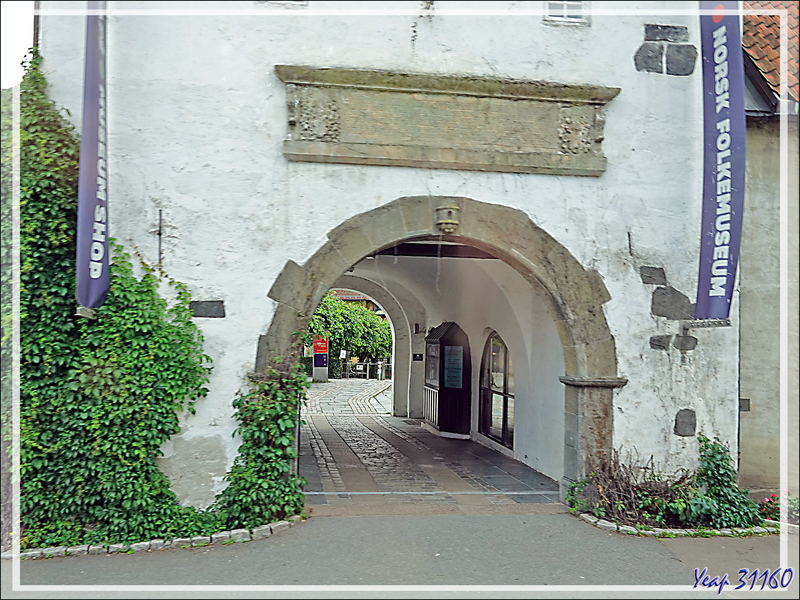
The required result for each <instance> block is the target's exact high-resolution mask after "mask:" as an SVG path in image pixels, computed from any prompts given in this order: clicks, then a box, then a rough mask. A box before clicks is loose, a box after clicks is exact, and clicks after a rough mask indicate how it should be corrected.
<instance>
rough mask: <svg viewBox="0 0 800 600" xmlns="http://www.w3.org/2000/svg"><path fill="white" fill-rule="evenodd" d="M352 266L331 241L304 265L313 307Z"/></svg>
mask: <svg viewBox="0 0 800 600" xmlns="http://www.w3.org/2000/svg"><path fill="white" fill-rule="evenodd" d="M351 266H352V263H349V262H347V261H346V260H345V258H344V256H342V254H341V253H340V252H339V250H337V249H336V246H334V245H333V243H331V242H330V240H329V241H327V242H325V244H323V245H322V247H321V248H320V249H319V250H317V251H316V252H315V253H314V254H313V255H312V256H311V258H309V259H308V260H307V261H306V262H305V263H303V268H304V269H305V270H306V271H307V273H308V277H309V281H310V283H311V290H310V292H311V301H312V305H314V306H316V304H317V303H318V302H319V301H320V299H321V298H322V296H323V295H324V294H325V292H327V291H328V289H329V288H330V287H331V285H333V282H334V281H336V280H337V279H338V278H339V277H340V276H341V275H342V273H344V272H345V271H347V269H349V268H350V267H351Z"/></svg>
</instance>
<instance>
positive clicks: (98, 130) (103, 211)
mask: <svg viewBox="0 0 800 600" xmlns="http://www.w3.org/2000/svg"><path fill="white" fill-rule="evenodd" d="M88 8H89V10H90V11H92V10H95V11H97V10H99V11H104V10H105V8H106V3H105V2H89V3H88ZM106 81H107V72H106V16H105V15H104V14H87V16H86V54H85V65H84V78H83V120H82V124H81V156H80V173H79V175H78V234H77V243H76V259H77V264H76V269H75V296H76V299H77V301H78V304H79V305H81V306H85V307H87V308H99V307H100V306H102V305H103V302H105V299H106V295H107V294H108V285H109V277H108V265H109V248H108V152H107V141H108V135H107V134H108V132H107V128H106V123H107V119H106V117H107V102H106V100H107V94H106Z"/></svg>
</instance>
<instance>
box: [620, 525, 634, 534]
mask: <svg viewBox="0 0 800 600" xmlns="http://www.w3.org/2000/svg"><path fill="white" fill-rule="evenodd" d="M619 531H620V532H622V533H627V534H628V535H637V534H638V533H639V532H638V531H637V530H636V528H634V527H631V526H630V525H620V526H619Z"/></svg>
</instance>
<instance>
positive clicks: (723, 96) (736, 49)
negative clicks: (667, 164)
mask: <svg viewBox="0 0 800 600" xmlns="http://www.w3.org/2000/svg"><path fill="white" fill-rule="evenodd" d="M700 9H701V10H705V11H708V14H701V15H700V37H701V45H702V56H703V142H704V151H703V160H704V162H703V221H702V231H701V239H700V273H699V281H698V286H697V308H696V310H695V319H698V320H702V319H727V318H728V316H729V313H730V308H731V298H732V296H733V285H734V280H735V277H736V266H737V264H738V262H739V242H740V239H741V232H742V209H743V207H744V176H745V125H746V124H745V114H744V67H743V63H742V41H741V33H740V26H739V10H738V9H739V3H738V2H736V1H719V0H717V1H712V2H705V1H701V2H700Z"/></svg>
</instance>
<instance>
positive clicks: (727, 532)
mask: <svg viewBox="0 0 800 600" xmlns="http://www.w3.org/2000/svg"><path fill="white" fill-rule="evenodd" d="M717 531H719V534H720V535H733V531H731V530H730V529H718V530H717Z"/></svg>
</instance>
